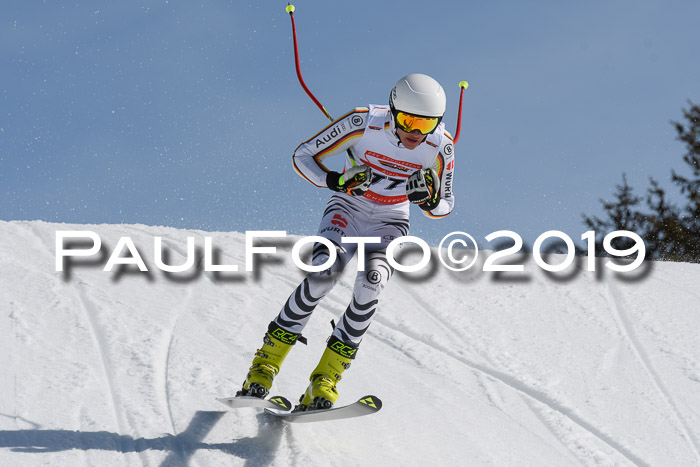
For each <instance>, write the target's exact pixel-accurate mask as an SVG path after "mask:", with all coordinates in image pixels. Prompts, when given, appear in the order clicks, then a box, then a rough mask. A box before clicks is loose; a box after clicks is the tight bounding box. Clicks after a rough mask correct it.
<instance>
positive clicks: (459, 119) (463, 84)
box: [454, 81, 469, 144]
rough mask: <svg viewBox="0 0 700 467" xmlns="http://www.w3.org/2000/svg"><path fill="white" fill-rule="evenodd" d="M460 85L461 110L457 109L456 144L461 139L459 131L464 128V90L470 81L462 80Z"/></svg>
mask: <svg viewBox="0 0 700 467" xmlns="http://www.w3.org/2000/svg"><path fill="white" fill-rule="evenodd" d="M459 87H460V88H461V89H462V90H461V91H459V110H458V111H457V130H456V131H455V139H454V144H457V140H459V131H460V129H461V128H462V98H463V97H464V90H465V89H467V88H468V87H469V83H467V82H466V81H460V82H459Z"/></svg>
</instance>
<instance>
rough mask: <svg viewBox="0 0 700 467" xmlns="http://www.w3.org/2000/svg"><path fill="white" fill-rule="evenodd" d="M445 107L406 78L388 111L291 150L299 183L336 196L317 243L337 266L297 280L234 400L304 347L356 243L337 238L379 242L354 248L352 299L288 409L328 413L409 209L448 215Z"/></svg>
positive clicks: (363, 111)
mask: <svg viewBox="0 0 700 467" xmlns="http://www.w3.org/2000/svg"><path fill="white" fill-rule="evenodd" d="M445 106H446V99H445V92H444V90H443V89H442V86H440V84H439V83H438V82H437V81H436V80H434V79H433V78H431V77H430V76H427V75H423V74H410V75H407V76H405V77H403V78H401V79H400V80H399V81H398V82H397V83H396V85H395V86H394V88H393V89H392V90H391V93H390V95H389V106H388V107H387V106H381V105H370V106H369V107H360V108H356V109H355V110H354V111H351V112H349V113H348V114H346V115H344V116H343V117H341V118H339V119H338V120H336V121H334V122H333V123H331V124H330V125H329V126H327V127H326V128H324V129H323V130H322V131H321V132H320V133H318V134H316V135H315V136H313V137H312V138H311V139H309V140H307V141H306V142H304V143H302V144H300V145H299V146H298V147H297V148H296V150H295V151H294V154H293V158H292V160H293V165H294V169H295V170H296V171H297V172H298V173H299V175H301V176H302V177H304V178H305V179H306V180H307V181H309V182H311V183H312V184H313V185H315V186H317V187H322V188H326V187H327V188H329V189H331V190H333V191H334V192H336V193H334V194H333V195H332V196H331V197H330V199H329V201H328V203H327V206H326V210H325V212H324V213H323V217H322V219H321V223H320V226H319V229H318V235H319V236H322V237H324V238H326V239H328V240H330V242H331V243H332V244H333V245H334V247H335V250H336V253H337V258H336V260H335V262H334V263H333V264H332V265H331V266H330V267H329V268H327V269H325V270H324V271H321V272H313V273H309V274H307V276H306V278H305V279H304V280H303V281H302V282H301V284H299V286H298V287H297V288H296V289H295V290H294V292H293V293H292V294H291V296H290V297H289V299H288V300H287V302H286V303H285V304H284V306H283V307H282V310H281V311H280V312H279V314H278V315H277V317H276V318H275V319H274V320H273V321H272V322H271V323H270V325H269V326H268V329H267V332H266V333H265V336H264V339H263V345H262V347H261V348H260V349H258V350H257V352H256V353H255V357H254V358H253V362H252V364H251V366H250V369H249V371H248V374H247V376H246V378H245V382H244V383H243V388H242V389H241V390H240V391H238V393H237V394H236V395H237V396H242V395H245V396H255V397H260V398H264V397H266V396H267V395H268V393H269V390H270V387H271V386H272V380H273V379H274V377H275V376H276V375H277V374H278V373H279V371H280V367H281V365H282V362H283V361H284V359H285V358H286V356H287V354H288V353H289V351H290V350H291V348H292V346H293V345H294V344H295V343H296V342H297V341H302V342H304V341H305V339H304V338H303V337H302V335H301V333H302V331H303V329H304V326H306V323H307V322H308V321H309V318H310V317H311V314H312V312H313V310H314V308H315V307H316V305H317V304H318V303H319V301H320V300H321V299H322V298H323V297H324V296H325V295H326V294H327V293H328V292H330V290H331V289H332V288H333V286H334V285H335V283H336V282H337V280H338V278H339V276H340V274H341V273H342V271H343V269H344V268H345V266H346V265H347V263H348V262H349V261H350V259H351V258H352V257H353V255H354V254H355V252H356V250H357V248H358V245H357V243H343V242H342V240H341V239H342V238H343V237H379V239H380V243H367V244H365V245H364V247H365V260H364V265H365V268H364V272H358V274H357V278H356V279H355V285H354V288H353V295H352V300H351V302H350V304H349V305H348V307H347V309H346V310H345V312H344V313H343V316H342V318H341V319H340V321H339V322H338V324H337V325H336V326H335V328H334V330H333V332H332V334H331V336H330V338H329V339H328V344H327V346H326V349H325V351H324V353H323V355H322V357H321V360H320V362H319V363H318V365H317V366H316V368H315V369H314V371H313V372H312V373H311V376H310V378H309V380H310V384H309V386H308V388H307V389H306V392H305V393H304V394H303V395H302V397H301V399H300V405H298V406H297V407H296V408H295V410H296V411H299V410H301V411H305V410H314V409H328V408H331V407H333V404H334V403H335V401H336V400H337V398H338V389H337V383H338V382H339V381H340V379H341V377H342V374H343V372H344V371H345V370H346V369H347V368H349V367H350V363H351V362H352V360H353V359H354V358H355V356H356V354H357V349H358V347H359V345H360V342H361V340H362V337H363V335H364V334H365V332H366V331H367V328H368V327H369V325H370V322H371V321H372V317H373V316H374V313H375V311H376V307H377V303H378V298H379V294H380V293H381V291H382V290H383V289H384V287H385V286H386V284H387V281H388V280H389V278H390V277H391V275H392V272H393V268H392V267H391V266H390V265H389V263H388V261H387V259H386V247H387V245H388V244H389V243H390V242H391V241H392V240H393V239H395V238H397V237H402V236H405V235H407V234H408V228H409V206H410V204H409V202H410V203H413V204H417V205H418V206H419V207H420V208H421V209H422V210H423V212H424V213H425V214H426V215H427V216H428V217H431V218H441V217H444V216H446V215H448V214H449V213H450V212H451V211H452V208H453V206H454V197H453V194H452V176H453V170H454V146H453V143H452V137H451V136H450V135H449V134H448V133H447V132H446V131H445V129H444V124H443V123H441V120H442V117H443V115H444V113H445ZM344 152H345V153H346V161H345V170H344V172H343V173H338V172H334V171H331V170H329V169H327V168H326V167H325V166H324V165H323V159H324V158H326V157H327V156H331V155H335V154H342V153H344ZM330 254H331V253H330V251H329V250H328V247H326V246H325V245H324V244H322V243H316V244H315V245H314V249H313V260H312V264H313V265H321V264H324V263H326V261H327V260H328V258H329V256H330Z"/></svg>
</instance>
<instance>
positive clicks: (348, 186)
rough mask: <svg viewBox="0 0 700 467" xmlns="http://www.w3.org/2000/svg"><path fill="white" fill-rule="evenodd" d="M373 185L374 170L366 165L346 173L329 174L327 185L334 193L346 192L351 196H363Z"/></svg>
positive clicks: (357, 166) (358, 166)
mask: <svg viewBox="0 0 700 467" xmlns="http://www.w3.org/2000/svg"><path fill="white" fill-rule="evenodd" d="M371 183H372V169H371V168H369V167H368V166H366V165H365V164H362V165H356V166H355V167H351V168H349V169H348V170H346V171H345V172H343V173H342V174H341V173H338V172H328V175H326V185H328V188H330V189H331V190H333V191H339V192H345V193H347V194H349V195H350V196H362V195H364V194H365V193H366V192H367V190H369V186H370V184H371Z"/></svg>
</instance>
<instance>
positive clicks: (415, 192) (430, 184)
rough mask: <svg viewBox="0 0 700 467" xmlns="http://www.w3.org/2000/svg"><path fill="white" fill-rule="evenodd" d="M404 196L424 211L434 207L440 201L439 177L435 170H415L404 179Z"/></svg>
mask: <svg viewBox="0 0 700 467" xmlns="http://www.w3.org/2000/svg"><path fill="white" fill-rule="evenodd" d="M406 197H407V198H408V200H409V201H410V202H412V203H413V204H417V205H418V207H420V208H421V209H423V210H424V211H430V210H432V209H435V208H436V207H437V205H438V204H439V203H440V178H439V177H438V176H437V173H436V172H435V170H433V169H431V168H428V169H422V170H416V171H415V172H413V173H412V174H411V176H410V177H408V180H406Z"/></svg>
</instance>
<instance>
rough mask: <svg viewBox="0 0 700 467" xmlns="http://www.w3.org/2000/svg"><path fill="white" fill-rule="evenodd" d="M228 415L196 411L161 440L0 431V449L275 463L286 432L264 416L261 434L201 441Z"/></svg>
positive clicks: (179, 461) (172, 461) (169, 462)
mask: <svg viewBox="0 0 700 467" xmlns="http://www.w3.org/2000/svg"><path fill="white" fill-rule="evenodd" d="M226 413H228V412H225V411H224V412H215V411H197V412H196V413H195V415H194V417H193V418H192V421H191V422H190V424H189V426H188V427H187V429H186V430H185V431H183V432H181V433H179V434H177V435H171V434H165V435H163V436H161V437H159V438H134V437H132V436H128V435H120V434H118V433H112V432H108V431H70V430H39V429H32V430H0V448H10V449H11V450H12V451H13V452H23V453H51V452H60V451H69V450H71V449H78V450H83V451H87V450H92V449H96V450H102V451H114V452H119V453H132V452H136V453H138V452H144V451H167V452H168V456H167V457H166V458H165V460H164V461H163V462H162V463H161V466H162V467H167V466H176V465H187V464H188V462H189V459H190V457H192V455H193V454H194V453H195V452H196V451H197V450H200V449H207V450H219V451H221V452H224V453H226V454H230V455H232V456H235V457H237V458H240V459H245V460H246V465H265V464H269V463H271V462H272V461H273V460H274V457H275V453H276V451H277V448H278V446H279V444H280V441H281V439H282V434H283V432H284V426H283V423H284V422H281V421H279V420H275V419H273V418H272V417H270V416H268V415H265V414H264V413H260V414H258V423H259V428H258V434H257V436H255V437H251V438H241V439H237V440H233V441H232V442H230V443H205V442H203V441H202V440H203V439H204V438H205V437H206V436H207V434H209V432H210V431H211V430H212V428H214V425H216V423H217V422H218V421H219V420H220V419H221V417H223V416H224V415H225V414H226Z"/></svg>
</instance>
